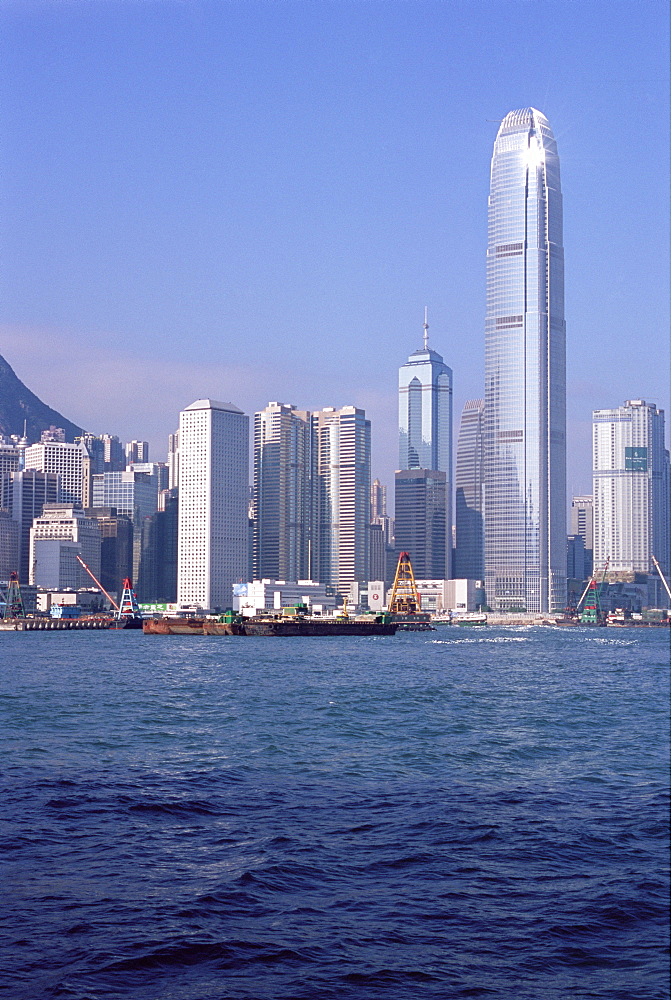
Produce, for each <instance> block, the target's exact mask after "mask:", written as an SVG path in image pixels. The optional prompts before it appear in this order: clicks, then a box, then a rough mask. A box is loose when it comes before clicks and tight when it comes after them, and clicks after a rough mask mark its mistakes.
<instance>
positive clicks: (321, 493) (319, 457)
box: [310, 406, 371, 595]
mask: <svg viewBox="0 0 672 1000" xmlns="http://www.w3.org/2000/svg"><path fill="white" fill-rule="evenodd" d="M311 420H312V456H313V457H312V467H313V476H312V481H313V529H312V553H311V572H310V578H311V579H312V580H317V581H319V582H320V583H329V584H331V585H332V586H333V587H335V588H336V589H337V591H338V592H339V593H340V594H342V595H347V593H348V591H349V589H350V584H351V583H366V582H367V581H368V579H369V519H370V514H371V422H370V421H369V420H367V419H366V414H365V412H364V410H360V409H357V408H356V407H354V406H343V407H342V408H341V409H340V410H337V409H336V408H335V407H333V406H327V407H325V408H324V409H323V410H318V411H317V412H314V413H313V414H312V418H311Z"/></svg>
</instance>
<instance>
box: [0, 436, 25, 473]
mask: <svg viewBox="0 0 672 1000" xmlns="http://www.w3.org/2000/svg"><path fill="white" fill-rule="evenodd" d="M20 459H21V449H20V448H19V446H18V445H16V444H14V443H13V442H11V441H7V440H6V439H5V438H2V437H0V476H5V475H7V474H8V473H10V472H18V471H19V465H20Z"/></svg>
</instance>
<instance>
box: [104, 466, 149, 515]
mask: <svg viewBox="0 0 672 1000" xmlns="http://www.w3.org/2000/svg"><path fill="white" fill-rule="evenodd" d="M92 506H93V507H116V509H117V512H118V513H119V514H125V515H126V517H130V519H131V520H132V521H133V523H134V524H139V523H140V521H141V520H142V518H143V517H148V516H149V515H150V514H153V513H154V512H155V510H156V509H157V506H158V490H157V483H156V479H155V478H152V476H151V475H149V474H148V473H145V472H136V471H134V470H128V471H124V472H103V473H102V474H101V475H97V476H94V477H93V503H92Z"/></svg>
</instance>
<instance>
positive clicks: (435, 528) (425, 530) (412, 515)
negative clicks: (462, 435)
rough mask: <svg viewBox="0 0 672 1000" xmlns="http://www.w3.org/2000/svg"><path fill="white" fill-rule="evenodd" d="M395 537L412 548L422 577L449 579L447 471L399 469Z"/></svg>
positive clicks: (405, 547) (401, 548) (401, 547)
mask: <svg viewBox="0 0 672 1000" xmlns="http://www.w3.org/2000/svg"><path fill="white" fill-rule="evenodd" d="M394 496H395V508H394V510H395V516H394V540H395V545H396V548H397V552H398V553H399V552H408V553H410V556H411V562H412V564H413V572H414V574H415V576H416V577H417V578H418V579H419V580H445V579H446V576H445V572H446V474H445V472H440V471H438V470H433V469H403V470H402V471H401V472H397V473H395V483H394Z"/></svg>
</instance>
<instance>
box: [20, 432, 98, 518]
mask: <svg viewBox="0 0 672 1000" xmlns="http://www.w3.org/2000/svg"><path fill="white" fill-rule="evenodd" d="M88 457H89V456H88V452H87V450H86V446H85V445H84V444H81V443H80V444H70V443H68V442H65V441H47V442H42V443H40V444H31V445H30V447H28V448H26V452H25V456H24V468H25V469H39V470H40V471H41V472H56V473H58V475H59V476H60V477H61V479H60V483H61V500H62V501H63V502H64V503H66V502H67V503H84V500H85V498H84V464H85V462H86V461H87V460H88Z"/></svg>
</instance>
